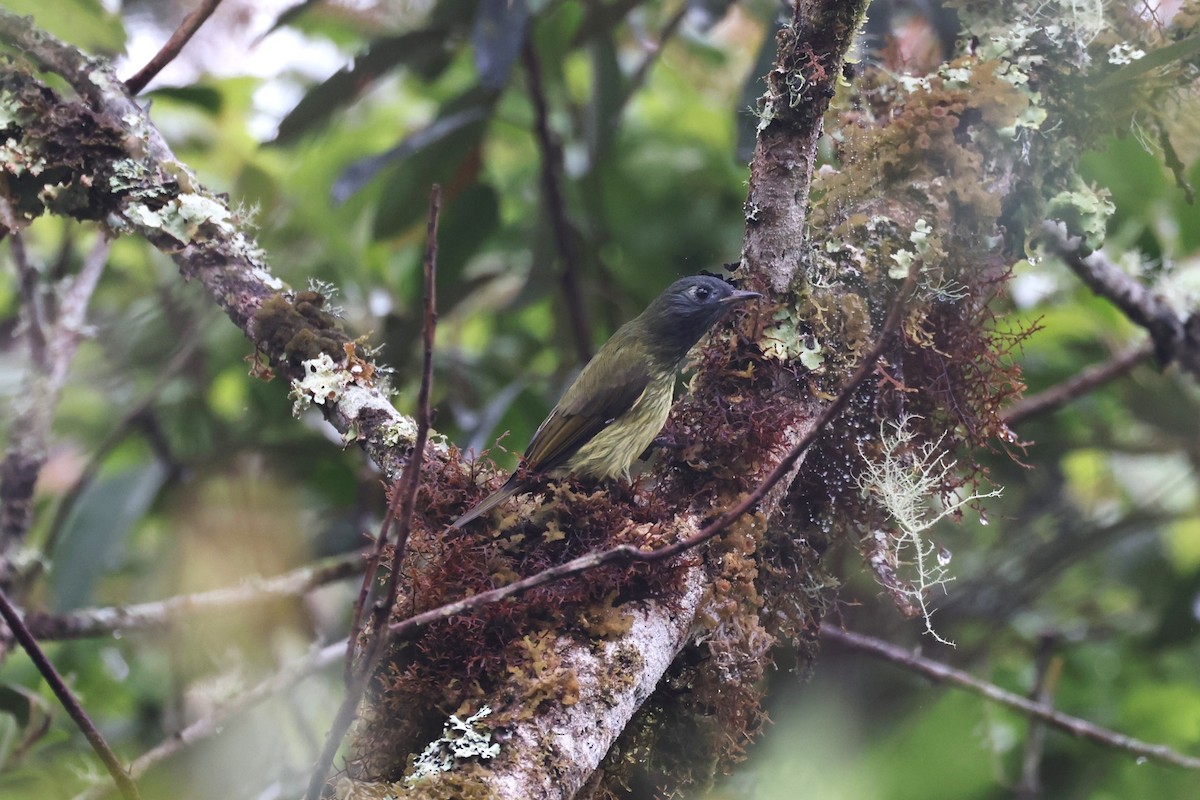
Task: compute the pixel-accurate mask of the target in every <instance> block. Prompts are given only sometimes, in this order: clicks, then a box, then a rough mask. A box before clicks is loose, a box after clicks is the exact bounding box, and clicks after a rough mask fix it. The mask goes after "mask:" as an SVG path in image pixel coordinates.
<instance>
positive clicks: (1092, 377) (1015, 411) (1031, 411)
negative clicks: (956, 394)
mask: <svg viewBox="0 0 1200 800" xmlns="http://www.w3.org/2000/svg"><path fill="white" fill-rule="evenodd" d="M1153 354H1154V343H1153V342H1146V343H1144V344H1140V345H1138V346H1136V347H1131V348H1129V349H1128V350H1125V351H1124V352H1122V353H1118V354H1117V355H1116V356H1114V357H1113V358H1112V359H1110V360H1108V361H1105V362H1104V363H1103V364H1095V365H1093V366H1090V367H1088V368H1087V369H1085V370H1083V371H1081V372H1080V373H1079V374H1078V375H1076V376H1075V377H1073V378H1070V379H1069V380H1065V381H1063V382H1062V383H1059V384H1056V385H1054V386H1051V387H1050V388H1049V389H1046V390H1045V391H1043V392H1038V393H1037V394H1035V395H1030V396H1029V397H1026V398H1023V399H1022V400H1021V401H1020V402H1018V403H1014V404H1013V405H1012V406H1010V407H1009V408H1007V409H1005V411H1004V422H1005V423H1006V424H1008V425H1014V424H1016V423H1018V422H1023V421H1025V420H1026V419H1028V418H1029V417H1032V416H1035V415H1037V414H1044V413H1045V412H1047V411H1054V410H1056V409H1058V408H1061V407H1062V406H1065V405H1066V404H1067V403H1070V402H1071V401H1073V400H1076V399H1078V398H1080V397H1082V396H1083V395H1085V394H1087V393H1088V392H1090V391H1092V390H1094V389H1097V388H1099V387H1100V386H1103V385H1104V384H1106V383H1108V382H1109V381H1111V380H1115V379H1116V378H1119V377H1121V376H1122V375H1124V374H1126V373H1127V372H1129V371H1130V370H1132V369H1133V368H1134V367H1136V366H1137V365H1138V364H1140V363H1141V362H1142V361H1145V360H1146V358H1147V357H1149V356H1151V355H1153Z"/></svg>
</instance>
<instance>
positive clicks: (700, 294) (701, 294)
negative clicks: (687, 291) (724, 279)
mask: <svg viewBox="0 0 1200 800" xmlns="http://www.w3.org/2000/svg"><path fill="white" fill-rule="evenodd" d="M710 294H712V290H711V289H709V288H708V287H707V286H697V287H696V288H695V289H692V296H693V297H695V298H696V299H697V300H707V299H708V296H709V295H710Z"/></svg>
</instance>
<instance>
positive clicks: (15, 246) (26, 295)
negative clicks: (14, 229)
mask: <svg viewBox="0 0 1200 800" xmlns="http://www.w3.org/2000/svg"><path fill="white" fill-rule="evenodd" d="M8 247H9V249H10V250H11V251H12V257H13V262H14V263H15V264H16V265H17V286H18V288H19V290H20V295H21V308H22V310H23V311H24V312H25V313H24V314H23V316H24V318H25V335H26V336H27V337H28V338H29V357H30V359H31V360H32V361H33V363H35V364H40V363H42V362H43V361H44V360H45V359H46V336H47V334H46V309H45V304H44V303H43V299H42V291H41V285H40V284H41V280H40V277H39V275H38V271H37V270H36V269H34V267H33V264H31V263H30V261H29V253H28V252H26V250H25V238H24V237H23V236H21V234H19V233H14V234H13V236H12V239H10V240H9V243H8Z"/></svg>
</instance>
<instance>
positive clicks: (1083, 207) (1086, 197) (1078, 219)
mask: <svg viewBox="0 0 1200 800" xmlns="http://www.w3.org/2000/svg"><path fill="white" fill-rule="evenodd" d="M1116 210H1117V209H1116V206H1114V205H1113V204H1112V203H1111V202H1110V201H1109V199H1108V193H1107V192H1105V191H1104V190H1096V189H1093V188H1092V187H1090V186H1088V185H1086V184H1085V183H1084V182H1083V181H1082V180H1079V181H1077V184H1076V187H1075V188H1074V189H1072V190H1070V191H1062V192H1059V193H1058V194H1056V195H1054V197H1051V198H1050V200H1049V201H1048V202H1047V204H1046V216H1047V217H1049V218H1051V219H1060V220H1062V221H1063V222H1064V223H1066V225H1067V229H1068V230H1069V231H1070V232H1071V233H1074V234H1080V235H1082V236H1083V239H1084V243H1085V244H1087V246H1088V247H1091V248H1093V249H1094V248H1096V247H1099V246H1100V245H1101V244H1102V243H1103V242H1104V233H1105V231H1106V229H1107V227H1108V218H1109V217H1111V216H1112V215H1113V212H1115V211H1116Z"/></svg>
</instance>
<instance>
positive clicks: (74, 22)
mask: <svg viewBox="0 0 1200 800" xmlns="http://www.w3.org/2000/svg"><path fill="white" fill-rule="evenodd" d="M4 8H5V10H7V11H11V12H12V13H14V14H20V15H21V16H31V17H33V21H34V22H35V23H37V25H38V27H39V28H43V29H45V30H46V31H48V32H50V33H52V34H54V35H55V36H57V37H58V38H60V39H63V40H64V41H67V42H70V43H71V44H73V45H75V46H76V47H80V48H82V49H84V50H86V51H88V52H91V53H95V54H97V55H108V56H115V55H120V54H121V53H124V52H125V39H126V37H125V26H124V24H123V23H122V22H121V18H120V17H119V16H117V15H116V14H112V13H110V12H109V11H107V10H105V8H104V6H103V4H102V3H100V2H99V0H4Z"/></svg>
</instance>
